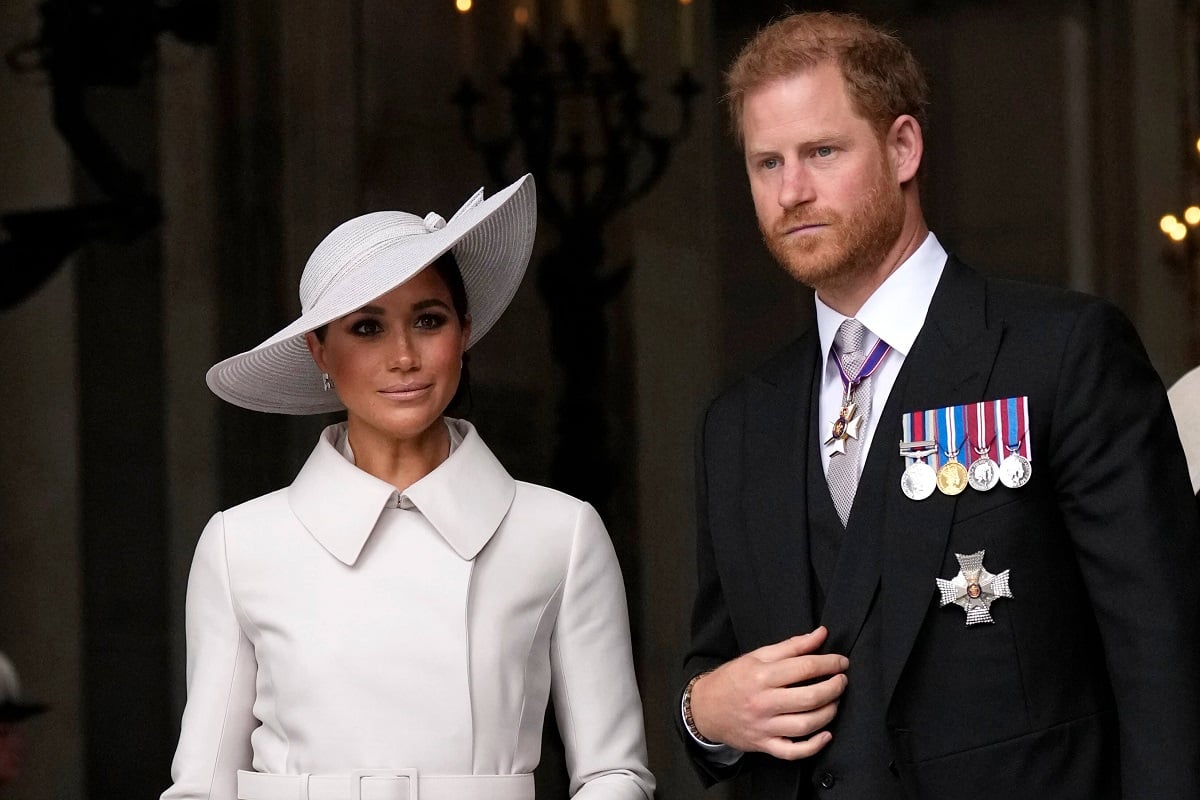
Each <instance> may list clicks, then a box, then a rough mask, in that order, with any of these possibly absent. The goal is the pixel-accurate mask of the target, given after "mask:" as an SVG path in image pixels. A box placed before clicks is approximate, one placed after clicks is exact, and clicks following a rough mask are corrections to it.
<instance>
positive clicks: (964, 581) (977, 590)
mask: <svg viewBox="0 0 1200 800" xmlns="http://www.w3.org/2000/svg"><path fill="white" fill-rule="evenodd" d="M985 552H987V551H985V550H980V551H979V552H978V553H973V554H971V555H969V556H964V555H962V554H961V553H955V554H954V557H955V558H956V559H958V565H959V567H961V569H960V570H959V573H958V574H957V575H955V576H954V578H952V579H951V580H948V581H947V580H943V579H942V578H938V579H937V587H938V591H939V592H941V595H942V603H941V604H942V605H943V606H948V605H950V604H951V603H954V604H955V605H958V606H961V607H962V608H963V609H965V610H966V612H967V624H968V625H978V624H979V623H981V622H995V620H993V619H992V612H991V610H990V609H991V607H992V603H993V602H995V601H996V600H997V599H998V598H1001V597H1008V598H1011V597H1012V592H1011V591H1009V588H1008V570H1004V572H1001V573H1000V574H999V575H993V574H992V573H990V572H988V571H987V569H985V568H984V566H983V554H984V553H985Z"/></svg>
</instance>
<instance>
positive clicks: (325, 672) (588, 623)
mask: <svg viewBox="0 0 1200 800" xmlns="http://www.w3.org/2000/svg"><path fill="white" fill-rule="evenodd" d="M535 215H536V211H535V200H534V189H533V181H532V179H531V178H529V177H528V176H526V177H525V178H523V179H522V180H520V181H517V182H516V183H515V184H513V185H512V186H509V187H508V188H506V189H504V190H503V191H501V192H499V193H498V194H496V195H494V196H493V197H491V198H489V199H487V200H484V199H483V194H482V192H480V193H477V194H476V195H475V196H474V197H473V198H471V200H469V201H468V202H467V204H466V205H464V206H463V207H462V208H461V209H459V211H458V213H456V214H455V215H454V216H453V217H452V218H451V219H450V221H449V222H446V221H445V220H444V219H442V218H441V217H440V216H438V215H436V214H429V215H427V216H426V217H425V218H424V219H422V218H421V217H417V216H414V215H411V214H405V213H401V212H379V213H374V214H367V215H365V216H362V217H357V218H355V219H352V220H350V221H348V222H346V223H344V224H342V225H341V226H339V227H338V228H336V229H335V230H334V231H333V232H332V233H331V234H329V236H328V237H326V238H325V240H324V241H323V242H321V244H320V245H318V247H317V249H316V250H315V251H314V252H313V254H312V256H311V257H310V259H309V261H308V264H307V265H306V266H305V268H304V274H303V276H302V277H301V280H300V298H301V305H302V309H303V311H302V313H301V316H300V318H299V319H298V320H296V321H295V322H294V323H292V324H291V325H289V326H287V327H286V328H284V329H283V330H282V331H280V332H279V333H278V334H276V335H275V336H273V337H271V338H270V339H268V340H267V341H266V342H264V343H262V344H261V345H259V346H258V347H256V348H254V349H253V350H250V351H248V352H246V353H242V354H241V355H238V356H234V357H233V358H230V359H227V360H225V361H223V362H221V363H219V364H217V365H216V366H214V367H213V368H212V369H211V370H210V371H209V373H208V384H209V386H210V388H212V390H213V391H214V392H215V393H216V394H218V395H219V396H220V397H222V398H224V399H225V400H228V401H229V402H231V403H234V404H236V405H239V406H243V407H245V408H250V409H255V410H259V411H270V412H278V413H288V414H311V413H320V412H327V411H332V410H337V409H341V408H343V407H344V408H345V409H346V413H347V418H346V422H344V423H341V424H338V425H333V426H331V427H329V428H326V429H325V431H324V432H323V433H322V434H321V436H320V439H319V440H318V442H317V446H316V448H315V449H314V450H313V453H312V455H311V456H310V457H309V459H308V461H307V463H305V465H304V467H303V468H302V469H301V471H300V474H299V475H298V476H297V478H296V480H295V482H294V483H292V485H291V486H290V487H288V488H286V489H282V490H280V491H277V492H274V493H271V494H268V495H265V496H263V497H259V498H257V499H255V500H251V501H250V502H248V503H244V504H242V505H240V506H237V507H235V508H233V509H230V510H228V511H225V512H222V513H219V514H217V515H216V516H215V517H214V518H213V519H212V520H211V521H210V522H209V524H208V526H207V527H206V528H205V530H204V533H203V534H202V536H201V538H200V541H199V543H198V545H197V548H196V556H195V560H194V562H193V566H192V574H191V578H190V580H189V585H188V597H187V641H188V702H187V707H186V709H185V711H184V715H183V727H182V732H181V735H180V741H179V748H178V750H177V752H176V755H175V761H174V764H173V766H172V777H173V779H174V785H173V786H172V787H171V788H170V789H169V790H167V792H166V793H165V794H164V795H163V798H164V800H176V799H178V798H206V799H208V800H232V799H233V798H241V799H242V800H276V799H277V798H279V799H284V798H286V800H295V799H296V798H302V799H306V800H384V799H385V798H387V799H388V800H390V799H391V798H397V799H399V798H417V797H420V798H421V800H475V799H476V798H478V799H479V800H484V799H485V798H486V800H532V798H533V778H532V775H531V772H532V770H533V768H534V767H535V766H536V765H537V762H538V757H539V754H540V748H541V732H542V721H543V718H544V711H545V707H546V702H547V699H548V695H550V694H552V695H553V696H554V706H555V711H556V714H557V718H558V721H559V728H560V730H561V732H562V734H563V742H564V744H565V746H566V753H567V765H568V768H569V770H570V772H571V794H572V796H574V797H578V798H597V797H604V798H638V799H640V798H648V797H650V796H651V795H652V793H653V787H654V784H653V779H652V778H651V776H650V774H649V772H648V771H647V769H646V766H645V764H646V757H645V743H644V734H643V730H642V718H641V703H640V700H639V699H638V694H637V687H636V684H635V682H634V677H633V666H632V658H631V654H630V644H629V630H628V621H627V618H626V611H625V602H624V592H623V588H622V583H621V578H620V572H619V568H618V565H617V562H616V558H615V556H614V553H613V550H612V546H611V544H610V542H609V541H608V537H607V534H606V532H605V530H604V526H603V524H602V523H601V521H600V519H599V517H598V515H597V514H596V512H595V511H594V510H593V509H592V508H591V506H589V505H587V504H586V503H583V502H580V501H578V500H575V499H573V498H570V497H567V496H565V495H563V494H560V493H559V492H555V491H553V490H550V489H546V488H543V487H540V486H533V485H530V484H526V483H520V482H517V481H514V480H513V479H512V478H511V477H510V476H509V475H508V473H507V472H505V470H504V468H503V467H502V466H501V465H500V463H499V462H498V461H497V460H496V458H495V457H494V456H493V455H492V453H491V451H490V450H488V448H487V446H486V445H485V444H484V443H483V442H482V440H481V439H480V438H479V435H478V433H476V431H475V429H474V428H473V427H472V426H471V424H470V423H468V422H464V421H462V420H455V419H450V418H448V417H445V416H443V412H444V411H445V409H446V408H447V406H448V405H449V404H450V402H451V399H452V398H453V397H454V395H455V393H456V391H457V389H458V386H459V381H460V371H461V368H462V362H463V357H464V352H465V351H466V349H467V348H468V347H470V346H471V345H472V344H474V343H475V342H477V341H478V340H479V338H480V337H481V336H483V334H484V333H486V332H487V330H488V329H489V328H490V327H491V326H492V324H493V323H494V322H495V321H496V319H497V318H498V317H499V316H500V313H501V312H502V311H503V310H504V308H505V306H506V305H507V304H508V302H509V300H511V298H512V296H513V294H514V293H515V292H516V289H517V285H518V284H519V283H520V280H521V277H522V275H523V274H524V271H525V266H526V264H527V263H528V260H529V254H530V250H531V249H532V246H533V235H534V223H535ZM427 267H428V268H427Z"/></svg>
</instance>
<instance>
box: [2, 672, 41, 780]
mask: <svg viewBox="0 0 1200 800" xmlns="http://www.w3.org/2000/svg"><path fill="white" fill-rule="evenodd" d="M45 710H46V706H44V705H42V704H41V703H38V702H35V701H33V700H30V699H29V698H28V697H25V695H23V694H22V693H21V682H20V680H19V679H18V678H17V670H16V668H15V667H13V665H12V662H11V661H9V660H8V658H7V657H6V656H5V655H4V654H3V653H0V789H3V788H4V787H5V786H7V785H9V784H10V783H12V782H13V781H15V780H16V779H17V778H19V777H20V776H21V772H22V770H23V769H24V766H25V734H24V732H23V731H22V729H21V725H22V724H23V723H24V722H25V720H27V719H28V718H30V717H32V716H36V715H37V714H40V713H42V712H43V711H45Z"/></svg>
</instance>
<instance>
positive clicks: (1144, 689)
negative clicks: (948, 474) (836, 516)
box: [681, 258, 1200, 800]
mask: <svg viewBox="0 0 1200 800" xmlns="http://www.w3.org/2000/svg"><path fill="white" fill-rule="evenodd" d="M817 342H818V339H817V335H816V332H815V331H810V332H809V334H807V335H806V336H804V337H803V338H801V339H800V340H798V341H797V342H795V343H793V344H792V345H791V346H790V347H789V348H787V349H786V350H785V351H784V352H782V353H781V354H780V355H778V356H777V357H776V358H775V359H774V360H772V361H771V362H769V363H768V364H766V365H765V366H763V367H762V368H760V369H759V370H757V371H756V372H755V373H753V374H751V375H749V376H748V377H746V378H745V379H743V380H742V381H741V382H740V383H739V384H737V385H736V386H734V387H733V388H731V389H730V390H728V391H726V392H725V393H723V394H722V395H721V396H720V397H718V398H717V399H716V400H715V401H714V402H713V403H712V405H711V406H710V408H709V409H708V412H707V414H706V416H705V419H704V421H703V424H702V427H701V430H700V434H699V443H698V447H697V456H698V474H697V487H698V503H699V511H698V533H697V555H698V578H699V581H698V591H697V598H696V603H695V607H694V610H693V624H692V643H691V648H690V652H689V654H688V656H687V659H686V662H685V667H684V674H683V681H684V682H686V680H687V679H688V678H690V677H691V676H693V675H695V674H697V673H699V672H701V671H703V670H707V669H711V668H713V667H716V666H718V665H719V664H721V663H723V662H725V661H727V660H729V659H731V658H734V657H736V656H738V655H740V654H742V653H745V652H747V651H749V650H752V649H754V648H757V647H760V646H762V645H765V644H769V643H773V642H777V641H780V640H782V639H784V638H786V637H788V636H791V635H794V634H797V633H803V632H806V631H808V630H811V629H812V628H813V627H815V626H816V624H818V623H819V622H820V623H824V624H826V625H827V626H828V627H829V629H830V639H829V642H828V645H827V647H826V648H825V649H826V650H827V651H829V652H841V653H851V651H852V648H853V646H854V643H855V639H856V637H857V636H858V633H859V631H860V630H861V628H862V625H863V622H864V619H865V618H866V615H867V613H868V610H869V609H870V610H871V613H877V614H879V615H881V616H880V619H879V621H880V623H881V631H882V632H881V639H880V651H881V654H880V659H881V663H880V664H878V665H876V667H877V668H878V669H879V670H880V673H881V677H882V685H883V696H882V698H879V702H881V703H883V704H884V707H885V709H886V718H887V723H886V729H887V731H886V732H887V738H888V743H889V746H890V749H891V754H892V756H893V758H894V763H893V767H892V768H893V771H894V772H897V773H898V774H899V775H900V778H901V781H902V784H903V791H904V793H905V794H906V796H908V797H912V798H918V797H919V798H947V797H952V796H964V795H965V796H981V795H986V796H989V797H1011V798H1029V799H1030V800H1032V799H1033V798H1038V799H1039V800H1040V799H1041V798H1054V799H1055V800H1060V799H1062V798H1076V797H1078V798H1097V797H1123V798H1134V797H1139V798H1184V797H1191V798H1196V797H1200V688H1198V687H1200V658H1198V652H1200V602H1197V597H1196V593H1195V591H1194V587H1195V586H1196V585H1197V578H1196V568H1197V565H1200V523H1198V520H1197V509H1196V503H1195V501H1194V500H1193V498H1192V493H1191V491H1190V486H1189V484H1188V472H1187V468H1186V466H1185V463H1184V457H1183V453H1182V449H1181V447H1180V444H1179V441H1178V434H1177V431H1176V429H1175V425H1174V421H1173V417H1172V415H1171V412H1170V410H1169V408H1168V405H1167V400H1166V394H1165V391H1164V389H1163V386H1162V383H1161V381H1160V379H1159V378H1158V376H1157V375H1156V373H1155V372H1154V370H1153V368H1152V367H1151V365H1150V363H1149V360H1148V359H1147V357H1146V354H1145V351H1144V350H1143V348H1142V345H1141V343H1140V341H1139V339H1138V337H1137V335H1136V333H1135V331H1134V330H1133V328H1132V327H1131V326H1130V325H1129V323H1128V322H1127V321H1126V320H1125V318H1124V317H1123V316H1122V315H1121V314H1120V313H1119V312H1118V311H1116V310H1115V309H1114V308H1113V307H1112V306H1110V305H1109V304H1107V303H1104V302H1102V301H1100V300H1097V299H1095V298H1091V297H1088V296H1085V295H1080V294H1076V293H1070V292H1065V291H1059V290H1053V289H1049V288H1045V287H1037V286H1032V285H1026V284H1018V283H1012V282H1007V281H998V280H988V279H984V278H983V277H981V276H979V275H978V274H976V273H975V272H973V271H971V270H970V269H969V268H967V267H965V266H963V265H962V264H961V263H959V262H957V261H956V260H955V259H953V258H951V259H950V262H949V263H948V264H947V266H946V269H945V271H944V273H943V275H942V278H941V281H940V283H939V285H938V288H937V291H936V292H935V294H934V297H933V301H932V304H931V305H930V308H929V313H928V316H927V318H926V321H925V325H924V327H923V328H922V330H921V333H920V335H919V336H918V338H917V340H916V342H915V344H914V346H913V348H912V351H911V352H910V353H909V355H908V357H907V358H906V360H905V362H904V365H903V367H902V369H901V372H900V375H899V377H898V378H897V381H896V385H895V387H894V389H893V390H892V394H891V396H890V397H889V399H888V401H887V404H886V407H885V408H884V409H883V412H882V414H881V415H879V416H877V418H876V419H877V422H876V425H877V426H878V427H877V429H876V433H875V435H874V439H873V442H872V446H871V450H870V452H869V457H868V460H867V462H866V464H865V466H864V471H863V477H862V482H861V483H860V486H859V490H858V494H857V499H856V502H855V506H854V509H853V511H852V515H851V518H850V523H849V529H850V530H849V533H848V535H847V538H846V540H845V542H844V543H843V545H842V546H843V548H848V547H852V548H855V549H856V551H857V552H856V558H854V559H847V558H842V559H840V560H839V562H838V568H837V572H836V578H835V580H834V581H833V584H832V585H831V586H829V587H826V589H827V592H828V594H827V597H826V602H825V608H824V614H823V615H822V618H821V619H820V620H818V619H817V618H816V615H815V614H814V610H813V608H812V600H811V598H812V596H813V593H812V591H811V586H810V585H809V584H810V581H811V579H812V571H811V570H810V569H809V546H808V528H807V514H808V512H807V509H806V494H805V485H806V482H807V480H808V474H807V473H808V464H809V459H808V454H809V448H811V447H813V446H815V443H816V441H817V434H816V432H814V431H812V430H811V429H810V420H811V418H812V413H811V401H812V398H813V396H814V392H813V388H814V381H815V380H817V375H818V370H819V366H820V363H821V360H820V359H821V355H820V353H819V352H818V350H819V346H818V343H817ZM1020 395H1027V396H1028V397H1029V427H1030V432H1029V436H1030V441H1031V445H1032V463H1033V477H1032V479H1031V481H1030V482H1029V483H1028V484H1027V485H1026V486H1025V487H1023V488H1021V489H1015V490H1014V489H1008V488H1005V487H1002V486H1000V487H997V488H995V489H993V490H992V491H990V492H978V491H974V490H967V491H966V492H964V493H963V494H961V495H958V496H957V497H948V496H944V495H942V494H940V493H937V492H935V493H934V496H932V497H930V498H928V499H926V500H924V501H920V502H915V501H912V500H909V499H908V498H906V497H905V496H904V495H903V494H902V493H901V491H900V476H901V473H902V471H903V468H904V459H903V458H901V457H900V455H899V452H898V449H897V443H898V441H899V440H900V439H901V438H902V437H901V431H900V419H901V415H902V414H903V413H904V412H908V411H915V410H924V409H930V408H941V407H944V406H949V405H958V404H963V403H973V402H977V401H980V400H991V399H997V398H1007V397H1012V396H1020ZM850 534H854V535H853V536H851V535H850ZM979 550H986V551H987V555H986V558H985V561H984V564H985V566H986V567H987V568H988V569H989V570H990V571H991V572H993V573H999V572H1000V571H1002V570H1005V569H1008V570H1010V578H1011V588H1012V593H1013V597H1012V599H1002V600H998V601H996V602H995V603H994V604H993V605H992V615H993V617H994V618H995V623H994V624H991V625H988V624H981V625H975V626H972V627H969V628H968V627H967V626H966V624H965V619H964V612H963V610H962V609H960V608H958V607H957V606H947V607H945V608H942V607H939V603H938V593H937V591H936V584H935V579H937V578H951V577H953V576H954V575H955V574H957V572H958V570H959V566H958V564H957V562H956V560H955V554H956V553H962V554H969V553H974V552H977V551H979ZM876 590H878V591H877V594H876ZM873 599H874V600H875V602H874V605H872V600H873ZM855 669H856V665H855V664H854V660H853V656H851V670H850V675H849V677H850V682H849V689H848V692H854V690H855V677H854V675H855ZM681 686H682V684H681ZM835 724H836V722H835ZM681 733H682V734H683V738H684V741H685V743H686V744H687V746H688V747H689V748H690V751H691V755H692V756H693V760H694V761H695V763H696V765H697V767H698V768H699V770H700V771H701V774H702V777H703V778H704V779H705V781H706V782H713V781H716V780H720V779H723V778H726V777H729V776H730V775H731V774H732V773H733V772H736V771H738V770H743V771H746V770H748V771H751V772H753V773H758V774H757V775H756V778H755V780H753V781H752V784H753V785H754V786H755V787H756V788H755V790H754V796H755V797H763V798H780V799H781V800H782V799H783V798H787V800H792V799H793V798H795V797H796V796H797V791H798V787H799V786H801V784H802V782H803V781H805V780H806V779H808V777H809V776H808V775H807V774H806V771H807V770H808V769H809V766H808V765H806V764H805V763H804V762H797V763H789V762H780V761H776V760H775V759H771V758H769V757H765V756H762V755H760V754H751V755H747V756H746V757H744V758H743V759H742V761H741V762H740V763H739V764H738V765H737V766H736V767H734V768H732V769H723V768H718V767H714V766H713V765H712V764H711V763H710V762H708V761H707V760H705V759H704V757H703V755H701V754H700V753H699V752H698V748H696V747H695V746H694V745H693V744H692V742H691V740H690V738H689V737H688V736H687V735H686V732H682V730H681ZM837 741H838V740H837V736H836V732H835V739H834V743H835V744H836V743H837ZM831 746H833V745H831Z"/></svg>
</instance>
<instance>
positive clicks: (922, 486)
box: [900, 461, 938, 500]
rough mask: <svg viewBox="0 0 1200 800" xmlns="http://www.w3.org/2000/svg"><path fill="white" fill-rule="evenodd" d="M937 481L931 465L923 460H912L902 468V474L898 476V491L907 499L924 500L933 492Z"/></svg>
mask: <svg viewBox="0 0 1200 800" xmlns="http://www.w3.org/2000/svg"><path fill="white" fill-rule="evenodd" d="M937 482H938V477H937V473H936V472H934V470H933V467H931V466H929V465H928V464H926V463H925V462H924V461H914V462H913V463H911V464H909V465H908V466H907V467H905V468H904V474H903V475H901V476H900V491H902V492H904V496H905V497H907V498H908V499H909V500H924V499H925V498H926V497H929V495H931V494H933V487H934V486H936V485H937Z"/></svg>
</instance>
